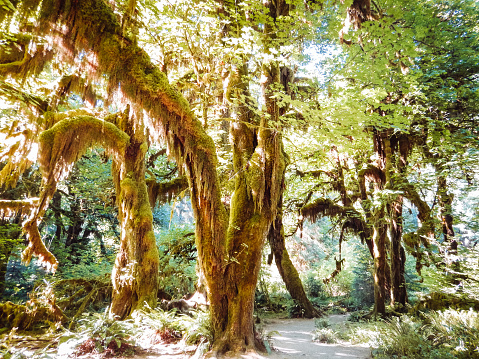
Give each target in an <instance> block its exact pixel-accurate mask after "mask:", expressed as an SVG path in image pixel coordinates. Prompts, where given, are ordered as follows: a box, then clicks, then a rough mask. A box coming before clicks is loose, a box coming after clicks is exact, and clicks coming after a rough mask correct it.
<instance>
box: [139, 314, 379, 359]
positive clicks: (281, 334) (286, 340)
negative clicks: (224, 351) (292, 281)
mask: <svg viewBox="0 0 479 359" xmlns="http://www.w3.org/2000/svg"><path fill="white" fill-rule="evenodd" d="M347 318H348V314H331V315H329V316H327V317H324V319H326V320H328V321H329V323H330V328H331V329H332V330H333V331H334V332H337V333H339V335H338V337H341V335H340V334H341V333H342V332H345V331H347V330H348V329H347V326H348V324H347ZM261 327H262V332H263V335H265V336H266V337H268V339H269V343H270V345H271V346H272V349H273V350H272V353H271V354H269V355H259V354H256V353H255V354H244V355H243V356H242V359H268V358H269V359H293V358H301V359H309V358H311V359H315V358H324V359H335V358H341V359H368V358H371V349H370V348H369V347H368V346H365V345H353V344H351V343H349V342H348V341H342V340H338V342H337V343H334V344H326V343H320V342H315V341H313V332H314V330H315V329H316V328H315V320H314V319H267V320H264V323H263V324H262V326H261ZM194 350H195V347H187V348H185V347H182V346H181V345H179V344H170V345H158V346H155V347H152V348H151V349H150V350H149V351H148V352H145V353H142V354H137V355H135V356H134V357H133V359H156V358H160V357H161V358H162V359H196V358H195V355H194Z"/></svg>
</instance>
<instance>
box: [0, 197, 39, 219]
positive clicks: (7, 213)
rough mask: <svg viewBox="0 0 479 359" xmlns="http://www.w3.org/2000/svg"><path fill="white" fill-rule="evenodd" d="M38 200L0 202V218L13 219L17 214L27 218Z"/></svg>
mask: <svg viewBox="0 0 479 359" xmlns="http://www.w3.org/2000/svg"><path fill="white" fill-rule="evenodd" d="M38 200H39V199H38V198H30V199H26V200H12V201H9V200H0V216H2V217H14V216H15V215H17V214H20V215H23V216H28V215H30V213H31V212H32V211H33V210H34V209H35V208H36V207H37V205H38Z"/></svg>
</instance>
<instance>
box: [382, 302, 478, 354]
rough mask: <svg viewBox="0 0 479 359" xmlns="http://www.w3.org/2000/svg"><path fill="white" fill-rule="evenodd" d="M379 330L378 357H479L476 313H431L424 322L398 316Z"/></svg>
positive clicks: (448, 311)
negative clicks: (478, 351)
mask: <svg viewBox="0 0 479 359" xmlns="http://www.w3.org/2000/svg"><path fill="white" fill-rule="evenodd" d="M378 329H379V336H380V337H381V343H380V345H379V347H378V349H377V350H376V351H375V357H377V358H413V359H414V358H417V359H419V358H426V359H429V358H431V359H433V358H434V359H439V358H477V357H479V355H478V353H477V347H478V345H479V334H478V333H479V319H478V314H477V312H475V311H473V310H469V311H456V310H452V309H449V310H446V311H444V312H430V313H428V314H424V315H423V318H422V319H418V318H415V317H410V316H402V317H400V318H398V317H395V318H393V319H392V320H390V321H389V322H388V323H387V325H386V326H385V327H380V328H378Z"/></svg>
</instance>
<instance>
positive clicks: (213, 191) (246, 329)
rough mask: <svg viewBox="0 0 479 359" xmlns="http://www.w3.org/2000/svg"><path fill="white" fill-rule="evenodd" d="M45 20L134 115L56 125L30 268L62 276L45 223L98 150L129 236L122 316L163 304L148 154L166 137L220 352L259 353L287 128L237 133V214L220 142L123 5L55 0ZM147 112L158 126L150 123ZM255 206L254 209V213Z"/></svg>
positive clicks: (75, 116) (44, 148) (118, 311)
mask: <svg viewBox="0 0 479 359" xmlns="http://www.w3.org/2000/svg"><path fill="white" fill-rule="evenodd" d="M31 9H32V8H30V7H27V10H31ZM22 10H25V8H23V9H22ZM38 13H39V17H38V19H37V20H38V25H39V26H38V28H37V31H39V33H40V34H42V35H43V36H45V37H46V38H48V39H50V41H52V42H54V43H55V44H56V46H55V48H56V49H57V50H58V51H57V52H56V53H55V56H62V58H64V59H65V60H66V61H70V62H73V61H74V60H75V58H77V56H78V55H79V54H82V51H85V54H86V55H87V56H91V57H92V59H94V60H93V61H90V62H89V66H90V67H89V68H88V69H87V71H86V77H87V78H88V79H89V80H93V79H99V78H100V77H101V76H103V75H106V76H108V82H109V83H110V85H111V86H110V88H109V90H110V94H111V95H113V93H115V92H120V93H121V95H122V97H123V98H124V99H125V102H127V103H130V104H131V107H127V108H126V110H125V111H124V112H122V113H118V114H115V115H112V116H109V117H106V118H105V120H99V119H97V118H95V117H92V116H90V115H85V114H82V115H79V113H78V112H77V113H71V114H66V115H65V114H64V115H61V116H58V117H55V116H53V117H50V120H51V121H52V124H53V126H51V127H50V128H48V127H47V128H48V129H46V130H45V131H43V132H42V134H41V136H40V139H39V142H40V165H41V168H42V172H43V191H42V194H41V196H40V201H39V206H38V207H37V208H36V210H35V213H34V214H33V215H32V216H31V218H30V219H29V220H28V221H27V222H26V223H25V224H24V230H25V231H26V232H27V233H28V235H29V241H30V245H29V247H28V248H27V250H26V251H25V252H24V259H25V260H27V261H28V260H29V259H30V258H31V256H32V255H37V256H39V257H40V259H41V260H42V261H43V262H44V263H46V264H48V265H50V266H51V267H52V268H53V269H54V268H55V267H56V265H57V262H56V260H55V259H54V257H53V256H52V255H51V253H50V252H49V251H48V250H47V249H46V248H45V246H44V244H43V243H42V242H41V239H40V236H39V234H38V224H37V223H38V220H39V219H40V218H41V217H42V216H43V215H44V213H45V210H46V208H47V206H48V203H49V200H50V199H51V198H52V196H53V194H54V192H55V187H56V184H57V182H58V180H59V178H60V177H61V176H64V175H66V174H67V173H68V170H69V169H70V167H71V165H72V164H73V163H74V162H75V161H76V160H78V158H80V156H81V155H82V154H83V153H84V152H85V151H86V149H87V148H89V147H91V146H94V145H97V146H103V147H104V148H105V149H106V150H107V152H108V153H109V154H110V155H112V157H113V171H112V172H113V173H114V174H115V185H116V189H117V204H118V207H119V220H120V225H121V232H122V234H121V236H122V238H121V249H120V252H119V253H118V255H117V260H116V262H115V268H114V270H113V273H112V279H113V286H114V293H113V298H112V305H111V309H110V311H111V313H112V314H113V315H116V316H118V317H119V318H125V317H126V316H128V315H129V314H130V313H131V312H132V311H133V310H134V309H136V308H138V307H139V306H140V305H142V303H143V302H144V301H146V302H147V303H148V304H150V305H153V304H154V302H155V299H156V288H157V283H156V278H157V271H158V253H157V250H156V245H155V241H154V236H153V233H152V227H151V209H150V206H149V202H148V195H147V189H146V184H145V167H144V160H145V158H144V156H145V153H146V150H147V148H148V143H147V135H148V134H149V135H150V140H152V141H158V140H159V139H160V137H162V138H164V139H166V142H167V143H168V146H169V151H170V153H171V155H172V156H173V157H174V158H175V160H176V161H177V163H178V164H179V166H181V167H182V168H184V169H185V172H186V174H187V176H188V180H189V185H190V192H191V198H192V204H193V210H194V212H195V217H196V223H197V225H196V244H197V249H198V258H199V263H200V266H201V268H202V270H203V273H204V276H205V278H206V285H207V289H208V298H209V301H210V311H211V318H212V323H213V328H214V332H215V342H214V347H213V348H214V350H215V351H218V352H220V353H223V352H226V351H233V352H235V351H238V350H243V349H245V348H254V347H255V345H256V344H257V343H255V337H254V331H253V315H252V312H253V299H254V291H255V284H256V279H257V275H258V271H259V265H260V263H261V248H262V245H263V243H264V239H265V235H266V233H267V230H268V228H269V226H270V223H271V220H272V218H273V217H274V213H275V211H276V207H277V204H278V199H279V190H278V188H279V184H278V178H279V179H281V177H282V175H281V173H282V172H283V169H284V163H283V162H282V160H281V155H282V153H281V152H280V148H281V147H280V145H279V142H278V141H280V138H279V136H277V131H275V130H272V129H270V128H269V126H268V120H267V119H266V118H265V117H263V118H262V119H261V120H260V123H259V125H260V126H259V129H258V131H257V132H256V131H253V130H252V129H251V128H249V127H248V126H246V125H245V124H244V123H243V122H241V121H238V122H237V123H236V124H235V125H234V126H232V133H233V137H234V139H235V140H234V141H233V142H234V147H235V150H236V152H235V153H236V154H235V155H234V158H235V159H234V166H235V167H236V169H242V170H243V171H240V173H239V174H238V176H236V178H235V183H236V184H235V193H234V195H233V198H232V201H231V210H230V214H229V216H228V213H227V212H226V209H225V207H224V205H223V203H222V202H221V193H220V185H219V183H218V176H217V173H216V167H217V159H216V154H215V147H214V144H213V142H212V140H211V138H210V137H209V136H208V135H207V134H206V133H205V131H204V129H203V127H202V126H201V124H200V122H199V121H198V120H197V119H196V118H195V117H194V116H193V114H192V113H191V111H190V110H189V106H188V104H187V102H186V101H185V100H184V99H183V98H182V97H181V96H180V95H179V94H178V93H177V92H176V91H175V90H174V89H172V88H171V87H170V86H169V84H168V81H167V79H166V77H165V75H164V74H163V73H162V72H161V71H159V69H157V68H156V67H155V66H154V65H152V63H151V61H150V59H149V57H148V55H147V54H146V53H145V52H144V51H143V50H142V49H141V48H139V47H138V46H137V45H136V43H135V42H134V41H132V40H131V39H130V38H129V37H128V36H126V35H125V34H124V32H123V29H122V27H121V25H120V23H119V22H118V21H117V18H116V17H115V15H114V14H113V11H112V10H111V8H109V7H108V6H107V5H106V4H105V3H104V2H103V1H101V0H91V1H81V2H74V3H68V4H67V3H64V2H61V1H59V2H53V1H45V2H42V3H40V8H39V12H38ZM56 26H66V28H68V31H67V33H65V34H60V33H58V32H57V31H56ZM117 84H119V85H120V86H117ZM144 112H146V113H147V114H148V117H146V116H143V113H144ZM47 116H48V113H47ZM47 116H44V117H47ZM147 120H148V122H147ZM247 120H248V121H251V120H253V119H250V118H247ZM146 126H147V127H148V129H149V133H148V134H147V132H146ZM235 150H234V151H235ZM246 165H248V166H246ZM245 167H247V168H246V170H244V169H245ZM251 200H252V201H253V203H254V206H249V203H250V201H251ZM228 217H229V219H228Z"/></svg>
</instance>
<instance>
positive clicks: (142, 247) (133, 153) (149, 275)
mask: <svg viewBox="0 0 479 359" xmlns="http://www.w3.org/2000/svg"><path fill="white" fill-rule="evenodd" d="M118 124H119V127H120V129H121V130H123V131H124V132H125V133H126V134H128V135H129V136H130V144H129V146H128V147H127V148H126V151H125V155H124V158H123V159H122V162H121V163H119V162H118V161H114V162H113V165H112V173H113V175H114V176H115V178H114V180H115V185H116V189H117V205H118V219H119V222H120V226H121V243H120V250H119V252H118V254H117V256H116V260H115V266H114V268H113V271H112V281H113V294H112V302H111V307H110V313H111V315H113V316H115V317H117V318H119V319H125V318H126V317H128V316H129V315H130V314H131V313H132V312H133V311H134V310H135V309H138V308H140V307H142V306H143V305H144V304H145V303H146V304H148V305H149V306H150V307H154V306H155V305H156V299H157V292H158V267H159V258H158V249H157V247H156V239H155V235H154V233H153V214H152V211H151V207H150V201H149V197H148V190H147V187H146V179H145V154H146V151H147V149H148V144H147V142H146V136H145V133H144V128H143V126H142V125H141V124H138V123H137V124H134V123H132V119H131V117H130V116H129V107H128V108H127V110H126V111H125V113H123V114H121V115H120V116H119V121H118Z"/></svg>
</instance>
